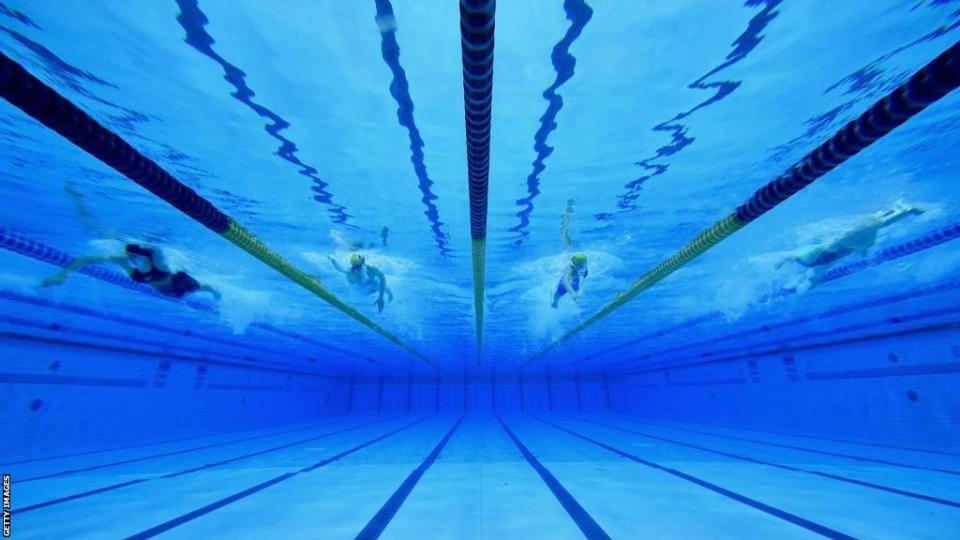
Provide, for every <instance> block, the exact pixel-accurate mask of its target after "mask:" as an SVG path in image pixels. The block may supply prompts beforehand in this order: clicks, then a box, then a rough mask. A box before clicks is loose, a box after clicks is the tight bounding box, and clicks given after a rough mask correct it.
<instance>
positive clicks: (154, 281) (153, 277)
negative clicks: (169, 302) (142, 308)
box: [127, 245, 200, 298]
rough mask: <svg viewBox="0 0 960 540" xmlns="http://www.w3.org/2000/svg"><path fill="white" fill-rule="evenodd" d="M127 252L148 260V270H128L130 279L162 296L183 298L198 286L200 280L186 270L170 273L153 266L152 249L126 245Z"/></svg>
mask: <svg viewBox="0 0 960 540" xmlns="http://www.w3.org/2000/svg"><path fill="white" fill-rule="evenodd" d="M127 252H128V253H132V254H134V255H140V256H142V257H146V258H148V259H149V260H150V270H148V271H146V272H141V271H140V270H139V269H136V268H134V269H133V270H132V271H130V279H132V280H133V281H135V282H137V283H145V284H147V285H150V286H152V287H153V288H154V289H156V290H157V292H158V293H160V294H162V295H164V296H172V297H174V298H183V297H184V296H186V295H187V294H189V293H192V292H194V291H196V290H197V289H199V288H200V282H198V281H197V280H195V279H193V277H191V276H190V274H188V273H186V272H177V273H175V274H171V273H170V272H167V271H166V270H161V269H159V268H157V267H156V266H153V250H152V249H149V248H144V247H141V246H137V245H128V246H127Z"/></svg>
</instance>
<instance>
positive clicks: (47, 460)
mask: <svg viewBox="0 0 960 540" xmlns="http://www.w3.org/2000/svg"><path fill="white" fill-rule="evenodd" d="M337 418H338V417H334V416H331V417H325V418H317V419H315V420H310V421H306V422H292V423H283V424H273V425H268V426H257V427H252V428H243V429H231V430H226V431H215V432H210V433H203V434H199V435H190V436H186V437H174V438H171V439H161V440H156V441H147V442H141V443H136V444H126V445H121V446H112V447H108V448H94V449H89V450H81V451H79V452H71V453H67V454H53V455H48V456H38V457H31V458H22V459H17V460H15V461H8V462H6V463H0V467H3V468H4V470H10V469H13V467H14V466H24V465H26V464H35V463H42V465H39V467H41V469H40V470H44V469H43V468H44V467H46V468H50V469H53V468H57V467H56V464H58V463H59V464H60V467H59V468H70V467H76V466H78V464H79V463H82V462H83V461H82V458H85V457H86V456H93V455H96V454H101V456H98V457H99V458H103V457H105V458H106V459H105V461H110V460H111V459H114V460H116V459H123V458H119V457H116V456H118V455H120V456H122V455H124V454H123V453H124V452H126V451H128V450H133V449H144V448H147V449H153V451H155V452H158V451H163V450H170V449H176V448H177V445H178V444H181V443H183V444H189V442H190V441H198V440H200V439H211V441H206V442H216V441H218V440H227V439H228V438H229V437H230V436H231V435H238V436H239V434H241V433H244V434H258V433H270V432H279V431H284V430H286V429H296V428H297V427H298V426H304V427H306V426H311V425H314V424H316V423H317V422H324V421H330V420H335V419H337ZM339 418H340V419H345V418H346V417H343V416H341V417H339ZM94 459H97V458H94ZM17 470H18V472H25V473H28V474H38V473H36V472H34V471H33V469H31V468H28V467H20V468H19V469H17Z"/></svg>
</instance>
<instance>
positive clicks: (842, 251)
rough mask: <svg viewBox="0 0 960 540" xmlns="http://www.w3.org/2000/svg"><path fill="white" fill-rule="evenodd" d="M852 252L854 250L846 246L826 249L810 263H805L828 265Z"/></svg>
mask: <svg viewBox="0 0 960 540" xmlns="http://www.w3.org/2000/svg"><path fill="white" fill-rule="evenodd" d="M852 253H853V250H852V249H850V248H848V247H845V246H839V247H836V248H834V249H828V250H824V251H822V252H821V253H820V254H819V255H817V258H816V259H814V260H813V261H812V262H810V263H808V264H805V265H804V266H824V265H828V264H831V263H833V262H836V261H839V260H840V259H842V258H844V257H846V256H847V255H850V254H852Z"/></svg>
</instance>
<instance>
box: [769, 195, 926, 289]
mask: <svg viewBox="0 0 960 540" xmlns="http://www.w3.org/2000/svg"><path fill="white" fill-rule="evenodd" d="M923 212H924V210H923V209H922V208H919V207H916V206H911V205H908V204H906V203H903V202H898V203H897V204H896V205H894V207H893V208H891V209H890V210H887V211H880V212H874V213H873V214H870V215H869V216H867V217H866V219H865V220H864V221H863V222H861V223H860V224H858V225H856V226H855V227H853V228H851V229H850V230H848V231H846V232H844V233H842V234H841V235H840V236H839V237H838V238H836V239H834V240H830V241H827V242H821V243H818V244H814V245H812V246H807V247H805V248H801V249H798V250H796V251H794V252H793V253H791V254H790V255H788V256H787V257H786V258H785V259H783V260H782V261H780V262H778V263H777V265H776V268H780V267H782V266H783V265H785V264H786V263H788V262H794V263H796V264H798V265H800V266H803V267H806V268H809V269H810V270H809V271H808V272H807V273H806V275H805V276H804V278H803V279H802V280H801V281H800V282H799V283H797V284H795V286H794V287H792V288H794V289H795V290H796V291H797V292H803V291H805V290H809V289H811V288H813V287H816V286H817V285H819V284H820V282H821V281H822V280H823V276H824V274H826V273H827V271H828V270H829V269H830V268H832V267H833V266H834V265H835V264H836V263H837V262H838V261H840V260H841V259H843V258H845V257H848V256H850V255H853V254H854V253H857V254H860V255H861V256H865V255H866V253H867V251H869V250H870V248H872V247H873V245H874V244H876V243H877V233H878V232H879V231H880V229H882V228H884V227H888V226H890V225H892V224H894V223H896V222H898V221H900V220H902V219H905V218H907V217H909V216H915V215H920V214H922V213H923Z"/></svg>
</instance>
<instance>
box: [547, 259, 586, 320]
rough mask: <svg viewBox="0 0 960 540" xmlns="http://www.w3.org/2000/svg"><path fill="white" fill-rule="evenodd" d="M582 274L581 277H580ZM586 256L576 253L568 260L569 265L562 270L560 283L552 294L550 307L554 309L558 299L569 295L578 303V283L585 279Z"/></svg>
mask: <svg viewBox="0 0 960 540" xmlns="http://www.w3.org/2000/svg"><path fill="white" fill-rule="evenodd" d="M581 274H582V275H581ZM587 274H588V272H587V256H586V255H584V254H583V253H577V254H576V255H574V256H573V257H571V258H570V264H568V265H567V268H566V269H564V271H563V275H562V276H560V282H559V283H557V290H556V291H554V293H553V303H552V304H550V307H552V308H554V309H556V308H557V303H558V302H560V297H562V296H563V295H565V294H567V293H570V296H571V297H572V298H573V301H574V302H576V303H578V304H579V303H580V283H581V282H582V281H583V280H584V279H586V278H587Z"/></svg>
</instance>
